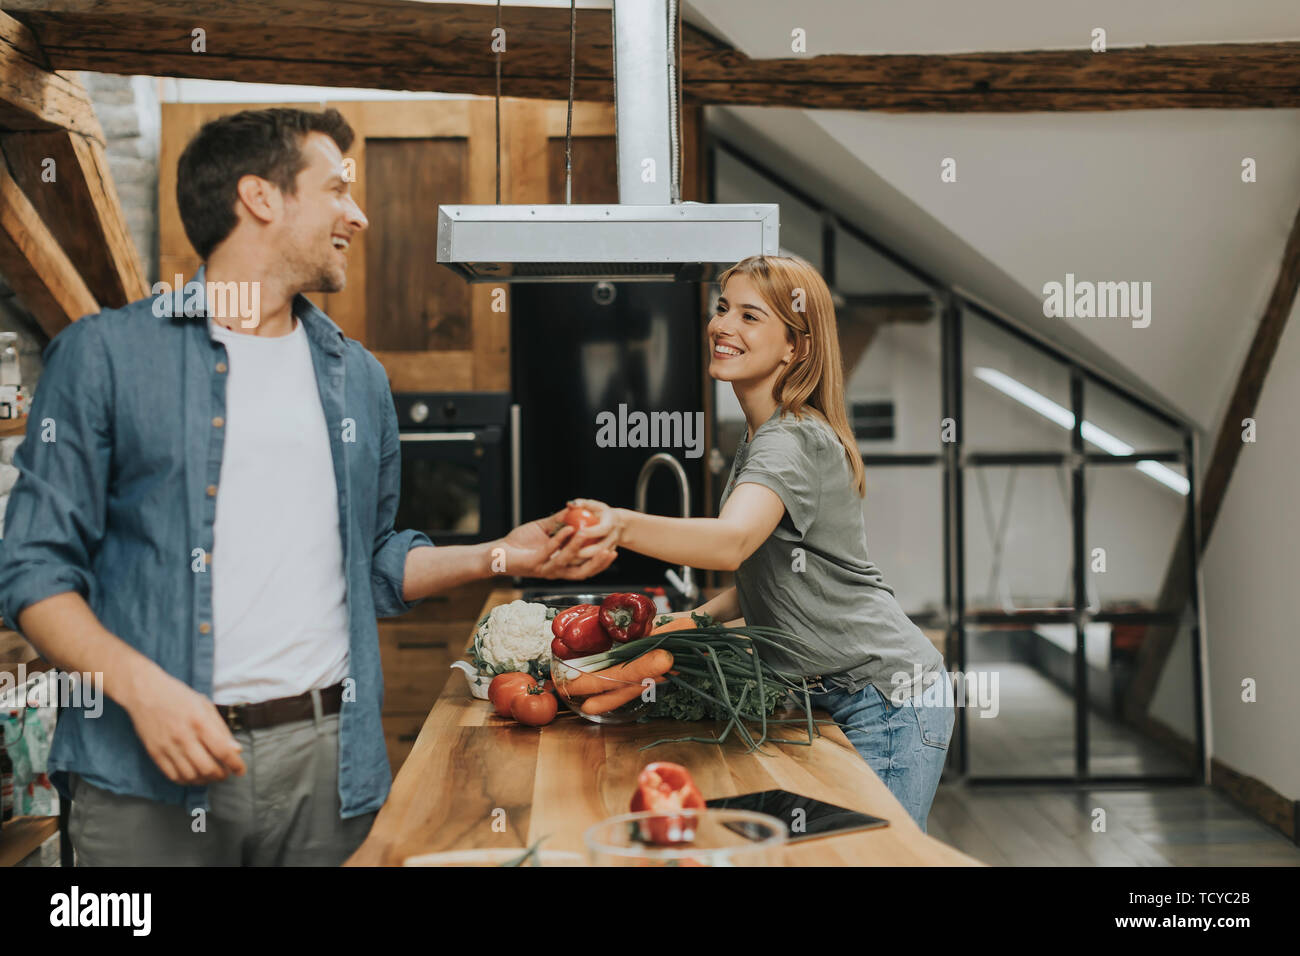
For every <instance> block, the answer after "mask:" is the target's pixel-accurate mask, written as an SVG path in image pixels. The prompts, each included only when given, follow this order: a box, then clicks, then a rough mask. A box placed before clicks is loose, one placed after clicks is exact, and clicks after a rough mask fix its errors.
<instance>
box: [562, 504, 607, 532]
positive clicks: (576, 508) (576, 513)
mask: <svg viewBox="0 0 1300 956" xmlns="http://www.w3.org/2000/svg"><path fill="white" fill-rule="evenodd" d="M563 521H564V523H565V524H567V525H568V526H569V527H570V528H572V529H573V533H574V534H581V533H582V529H583V528H590V527H591V526H592V525H595V524H599V523H600V519H599V518H597V517H596V513H595V512H594V511H592V510H591V509H590V508H583V507H581V506H580V505H569V510H568V511H566V512H564V518H563Z"/></svg>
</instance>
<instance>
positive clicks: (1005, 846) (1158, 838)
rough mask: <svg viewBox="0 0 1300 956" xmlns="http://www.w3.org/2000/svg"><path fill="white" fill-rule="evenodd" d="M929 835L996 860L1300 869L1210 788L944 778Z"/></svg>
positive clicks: (1265, 830)
mask: <svg viewBox="0 0 1300 956" xmlns="http://www.w3.org/2000/svg"><path fill="white" fill-rule="evenodd" d="M1097 808H1100V809H1102V810H1105V812H1106V815H1105V827H1106V828H1105V832H1093V829H1092V825H1093V819H1094V810H1096V809H1097ZM929 833H930V835H931V836H934V837H937V838H939V839H940V840H943V841H944V842H945V843H948V844H951V845H952V846H954V847H956V848H957V849H959V850H962V851H963V852H965V853H969V854H970V855H971V856H973V857H975V858H976V859H979V860H982V861H984V862H985V863H988V864H989V865H991V866H1300V847H1297V846H1296V845H1295V844H1293V843H1292V842H1291V841H1290V840H1288V839H1287V838H1286V837H1284V836H1283V835H1282V834H1280V833H1278V832H1277V831H1276V830H1273V829H1272V828H1270V827H1268V826H1266V825H1264V824H1263V823H1261V822H1260V821H1259V820H1257V819H1256V818H1254V817H1252V816H1251V815H1250V814H1248V813H1247V812H1246V811H1244V810H1242V809H1240V808H1239V807H1237V806H1236V805H1235V804H1233V803H1232V802H1231V801H1230V800H1228V799H1227V797H1225V796H1223V795H1222V794H1220V793H1219V792H1218V791H1215V790H1211V789H1210V788H1208V787H1203V786H1188V787H1159V788H1151V789H1144V790H1065V789H1059V788H1047V787H1028V786H1026V787H975V786H968V785H966V784H964V783H954V784H941V785H940V786H939V792H938V793H937V794H935V798H934V805H933V807H931V809H930V822H929Z"/></svg>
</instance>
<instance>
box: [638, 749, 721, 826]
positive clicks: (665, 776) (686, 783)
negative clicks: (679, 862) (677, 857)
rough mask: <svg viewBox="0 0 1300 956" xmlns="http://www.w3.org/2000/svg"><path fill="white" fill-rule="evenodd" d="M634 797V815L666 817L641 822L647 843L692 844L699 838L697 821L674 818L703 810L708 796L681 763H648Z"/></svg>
mask: <svg viewBox="0 0 1300 956" xmlns="http://www.w3.org/2000/svg"><path fill="white" fill-rule="evenodd" d="M636 783H637V787H636V792H635V793H633V794H632V812H633V813H639V812H641V811H643V810H649V811H653V812H655V813H659V814H662V815H661V816H656V817H651V818H649V819H645V820H641V821H640V828H641V838H642V839H643V840H645V841H646V842H647V843H654V844H659V845H662V844H671V843H689V842H690V841H691V840H693V839H695V820H694V819H693V818H692V817H689V816H674V815H673V812H674V811H676V810H703V809H705V806H704V795H703V794H701V793H700V789H699V787H697V786H695V781H694V780H693V779H692V778H691V772H690V771H689V770H687V769H686V768H685V767H683V766H682V765H681V764H677V763H668V762H667V761H659V762H657V763H651V764H646V766H645V767H644V768H642V770H641V774H640V776H638V777H637V781H636Z"/></svg>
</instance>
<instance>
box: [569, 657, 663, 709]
mask: <svg viewBox="0 0 1300 956" xmlns="http://www.w3.org/2000/svg"><path fill="white" fill-rule="evenodd" d="M672 666H673V655H672V654H671V653H670V652H668V651H666V650H664V649H663V648H662V647H657V648H655V649H654V650H653V651H647V652H646V653H645V654H642V655H641V656H640V657H637V658H633V659H632V660H630V661H628V662H627V663H626V664H616V665H615V666H614V667H606V668H605V669H604V670H602V671H592V672H588V673H584V674H582V676H580V677H576V678H574V679H573V680H571V681H569V683H568V686H567V687H566V688H565V691H566V692H567V693H568V695H569V696H570V697H587V696H590V695H592V694H604V693H608V692H609V691H613V690H622V689H623V686H622V685H624V684H633V685H635V686H636V687H637V688H640V687H641V680H642V679H643V678H646V677H658V676H659V675H660V674H666V673H668V671H670V670H671V669H672ZM630 699H631V698H629V700H630Z"/></svg>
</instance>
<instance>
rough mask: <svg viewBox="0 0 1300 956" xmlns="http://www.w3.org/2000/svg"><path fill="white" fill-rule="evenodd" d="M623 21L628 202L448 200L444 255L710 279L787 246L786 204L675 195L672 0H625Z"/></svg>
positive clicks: (550, 278) (622, 146)
mask: <svg viewBox="0 0 1300 956" xmlns="http://www.w3.org/2000/svg"><path fill="white" fill-rule="evenodd" d="M612 19H613V23H614V112H615V124H616V126H615V138H616V140H617V151H618V198H619V202H618V203H617V204H615V205H604V206H593V205H515V206H495V205H492V206H484V205H460V206H439V207H438V262H439V263H441V264H442V265H445V266H447V267H449V268H451V269H453V270H455V271H456V272H458V273H459V274H460V275H462V276H464V277H465V279H467V280H468V281H470V282H593V281H597V280H602V279H605V280H611V281H615V280H616V281H629V280H639V281H665V280H677V281H698V280H703V279H708V278H710V277H711V276H712V275H713V274H714V272H715V271H716V269H717V266H718V265H730V264H731V263H733V262H736V261H738V260H740V259H743V258H745V257H746V256H752V255H776V254H777V252H778V249H779V246H778V233H779V226H780V220H779V211H778V207H777V206H776V205H775V204H774V203H763V204H754V205H743V204H732V205H724V204H717V203H690V202H687V203H683V202H674V201H673V196H672V163H673V155H672V149H671V146H670V135H671V131H672V126H673V122H672V121H673V116H674V111H673V109H672V108H673V105H674V103H675V91H674V90H673V79H672V77H671V76H670V73H669V63H670V57H669V9H668V2H667V0H614V9H613V16H612ZM647 179H648V180H649V181H647Z"/></svg>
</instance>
